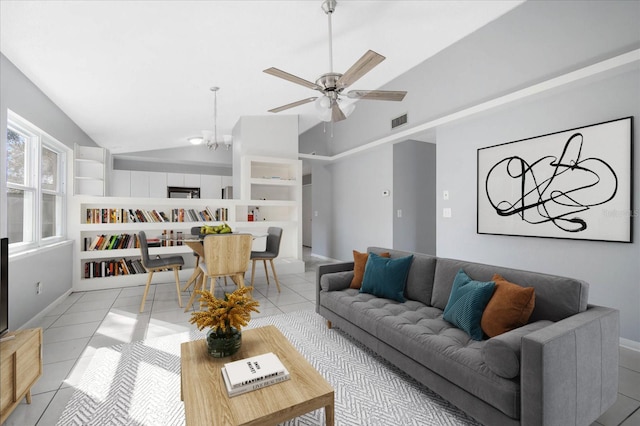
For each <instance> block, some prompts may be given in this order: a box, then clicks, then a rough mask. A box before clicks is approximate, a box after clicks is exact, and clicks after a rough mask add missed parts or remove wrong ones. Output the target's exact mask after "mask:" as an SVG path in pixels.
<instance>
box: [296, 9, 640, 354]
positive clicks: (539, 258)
mask: <svg viewBox="0 0 640 426" xmlns="http://www.w3.org/2000/svg"><path fill="white" fill-rule="evenodd" d="M638 22H640V2H638V1H578V0H576V1H553V2H551V1H528V2H525V3H523V4H522V5H520V6H518V7H517V8H515V9H513V10H512V11H510V12H508V13H506V14H505V15H503V16H502V17H500V18H498V19H496V20H495V21H493V22H491V23H489V24H488V25H486V26H485V27H483V28H480V29H479V30H478V31H476V32H474V33H473V34H471V35H469V36H468V37H466V38H464V39H462V40H460V41H459V42H458V43H456V44H454V45H452V46H450V47H449V48H447V49H445V50H443V51H441V52H439V53H438V54H437V55H435V56H433V57H432V58H430V59H428V60H427V61H425V62H423V63H422V64H420V65H418V66H417V67H415V68H414V69H412V70H410V71H408V72H406V73H405V74H403V75H402V76H400V77H398V78H397V79H395V80H393V81H391V82H389V83H388V84H387V85H385V86H384V87H382V89H388V90H407V91H408V95H407V97H406V98H405V100H404V101H403V102H400V103H395V102H365V101H360V102H358V105H357V108H356V110H355V111H354V113H353V114H352V115H351V116H350V117H349V118H348V119H347V120H344V121H342V122H340V123H336V125H335V126H334V128H333V137H332V138H331V139H330V140H329V141H328V139H327V137H326V136H325V133H324V131H323V127H322V124H321V125H318V126H316V127H314V128H312V129H310V130H308V131H307V132H305V133H303V134H302V135H301V137H300V152H303V153H308V152H312V151H316V152H317V153H318V154H319V155H320V154H323V153H327V154H330V155H335V154H337V153H343V152H346V151H348V150H349V149H353V148H355V147H359V146H362V145H365V144H367V143H369V142H372V141H376V140H379V139H381V138H384V137H387V136H389V135H393V134H394V131H393V130H391V129H390V125H389V122H390V120H391V118H393V117H396V116H398V115H400V114H402V113H405V112H407V113H408V116H409V123H408V124H407V126H403V128H402V129H406V128H408V127H409V128H410V127H411V126H415V125H417V124H421V123H425V122H428V121H430V120H434V119H436V118H438V117H443V116H447V115H448V114H453V113H455V112H457V111H460V110H462V109H464V108H469V107H471V106H474V105H477V104H480V103H482V102H485V101H488V100H491V99H494V98H497V97H499V96H503V95H505V94H509V93H512V92H514V91H517V90H520V89H524V88H527V87H530V86H532V85H534V84H537V83H540V82H543V81H545V80H547V79H550V78H553V77H557V76H561V75H564V74H566V73H568V72H571V71H574V70H578V69H580V68H583V67H586V66H588V65H591V64H595V63H598V62H600V61H602V60H605V59H608V58H612V57H615V56H617V55H620V54H622V53H625V52H630V51H632V50H634V49H638V48H640V27H639V26H638ZM380 53H382V54H385V55H386V56H387V61H391V60H393V52H380ZM380 66H384V63H383V64H381V65H380ZM372 72H375V70H374V71H372ZM639 99H640V76H639V71H638V63H637V62H636V63H634V64H633V65H631V66H627V67H623V68H620V69H617V70H615V71H613V72H608V73H606V74H601V75H597V76H595V77H592V78H589V79H585V80H580V81H578V82H575V83H572V84H570V85H566V86H564V87H561V88H559V89H555V90H554V91H553V92H544V93H540V94H538V95H535V96H530V97H529V98H526V99H521V100H519V101H517V102H512V103H511V104H508V105H504V106H502V107H499V108H495V109H494V110H490V111H485V112H482V113H479V114H476V115H475V116H471V117H467V118H464V119H461V120H459V121H457V122H453V123H451V124H449V125H447V126H441V127H439V128H437V129H436V139H435V143H436V145H437V155H436V159H437V166H436V179H437V185H436V189H437V191H436V193H437V194H438V195H439V196H437V197H436V199H437V203H436V207H437V210H436V211H437V217H438V219H437V236H436V244H437V245H436V253H437V255H438V256H445V257H453V258H462V259H468V260H477V261H481V262H486V263H490V264H497V265H503V266H511V267H520V268H525V269H530V270H534V271H542V272H549V273H555V274H560V275H568V276H572V277H577V278H582V279H585V280H586V281H588V282H589V283H591V289H590V297H589V301H590V302H591V303H594V304H601V305H606V306H611V307H614V308H617V309H620V311H621V337H623V338H625V339H629V340H633V341H635V342H640V328H639V327H638V324H640V307H639V306H640V279H638V277H639V276H640V266H639V265H640V262H639V259H640V240H639V237H640V236H639V235H638V227H639V226H640V225H639V224H638V219H637V217H638V213H637V205H638V201H637V198H638V197H637V193H638V191H637V188H640V182H639V181H638V173H637V171H636V172H635V176H634V182H633V183H634V188H635V191H636V196H635V198H636V201H635V206H636V207H635V210H634V211H633V214H634V217H633V226H634V242H633V243H630V244H629V243H628V244H623V243H604V242H587V241H575V240H552V239H541V238H523V237H506V236H492V235H478V234H476V186H475V185H476V175H475V173H476V150H477V148H478V147H481V146H490V145H494V144H497V143H501V142H508V141H512V140H516V139H522V138H527V137H533V136H536V135H540V134H545V133H549V132H553V131H561V130H564V129H569V128H572V127H578V126H583V125H588V124H593V123H598V122H602V121H606V120H610V119H615V118H621V117H626V116H634V120H635V123H634V132H635V134H634V139H635V141H636V142H637V141H638V140H640V139H639V138H638V134H637V133H638V131H637V128H638V125H639V124H638V120H640V109H639V108H638V102H639ZM327 141H328V142H327ZM379 149H381V148H375V149H374V150H372V151H371V152H374V151H375V152H377V151H378V150H379ZM638 151H639V150H638V149H635V150H634V152H635V154H634V156H635V158H634V162H635V165H636V166H635V168H636V170H637V169H638V164H639V163H638V160H639V158H638ZM371 152H369V151H364V152H360V153H357V154H354V155H351V156H348V157H343V158H342V159H341V160H340V164H359V167H362V168H364V169H369V170H370V169H373V170H375V172H376V173H388V174H391V175H392V178H393V175H394V173H393V172H392V171H387V172H385V171H383V170H381V167H384V163H381V162H379V161H375V160H374V159H373V158H372V157H369V155H370V154H371ZM365 163H366V165H364V164H365ZM335 167H336V166H333V165H325V166H314V169H313V173H314V176H313V179H314V200H313V202H314V210H315V209H316V208H317V204H316V203H324V202H326V200H328V199H329V198H331V197H333V198H334V207H333V208H334V210H335V211H336V212H338V213H337V214H336V215H339V216H340V217H344V216H345V215H349V214H351V213H350V212H345V210H344V209H343V208H342V207H341V206H340V205H339V203H340V202H342V200H343V199H344V197H345V196H347V195H349V194H353V193H354V192H355V191H356V188H358V187H362V185H363V183H362V182H361V181H359V180H355V179H353V177H352V176H347V175H346V174H345V173H344V172H343V173H335V171H334V170H333V168H335ZM388 167H392V168H395V169H397V168H398V167H403V166H402V165H399V164H397V163H395V164H394V165H388ZM319 168H322V170H323V173H322V174H319V175H320V176H321V177H322V179H321V180H320V181H319V180H318V179H317V177H318V176H317V175H316V171H317V170H318V169H319ZM340 168H341V170H342V169H343V166H341V167H340ZM417 179H418V178H417V177H416V180H417ZM323 185H326V187H323ZM393 186H394V187H395V182H394V183H393ZM318 188H323V189H321V190H319V189H318ZM443 190H448V191H449V193H450V199H449V200H448V201H447V202H445V201H443V200H442V199H441V194H442V191H443ZM322 191H324V193H321V192H322ZM395 194H397V191H396V190H394V194H392V195H395ZM335 200H340V202H337V201H335ZM445 207H448V208H451V209H452V217H451V218H449V219H445V218H443V217H442V209H443V208H445ZM393 208H394V207H393V206H392V207H391V210H392V211H391V212H388V215H389V216H388V217H387V218H385V219H384V220H383V222H385V221H386V222H390V221H392V217H393ZM321 224H322V225H321ZM350 226H352V222H351V221H347V222H343V221H340V222H337V223H331V222H320V221H314V229H313V238H314V241H313V247H314V248H313V251H314V252H316V251H317V252H318V253H319V254H322V255H325V256H328V257H338V258H341V259H350V258H351V257H350V255H349V256H347V253H349V250H350V249H351V248H355V247H353V246H354V242H356V241H358V242H359V241H362V240H364V239H374V240H377V241H378V244H377V245H382V246H385V245H387V246H388V245H389V244H393V243H394V242H395V235H386V234H385V235H381V234H378V229H379V227H378V226H375V225H371V226H364V225H363V224H362V223H359V224H358V227H359V232H360V235H359V236H358V237H359V238H358V239H356V240H354V241H349V240H344V239H340V240H337V239H336V237H337V236H339V235H341V234H342V233H343V231H344V230H345V228H348V227H350ZM345 232H347V233H350V232H351V231H345ZM378 237H379V238H378ZM317 238H325V239H332V241H331V243H330V244H327V245H316V239H317ZM385 239H386V240H387V242H385ZM320 250H326V252H323V251H320Z"/></svg>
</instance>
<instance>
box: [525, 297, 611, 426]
mask: <svg viewBox="0 0 640 426" xmlns="http://www.w3.org/2000/svg"><path fill="white" fill-rule="evenodd" d="M619 340H620V312H619V311H617V310H615V309H611V308H606V307H602V306H594V305H590V306H588V307H587V310H586V311H584V312H581V313H579V314H576V315H573V316H571V317H568V318H565V319H563V320H561V321H558V322H556V323H554V324H552V325H550V326H548V327H545V328H543V329H541V330H538V331H535V332H533V333H530V334H528V335H526V336H524V337H523V338H522V353H521V365H522V370H521V375H520V383H521V409H522V412H521V423H522V425H523V426H531V425H583V424H585V425H588V424H591V423H593V422H594V421H595V420H596V419H597V418H598V417H600V415H601V414H602V413H604V412H605V411H606V410H607V409H608V408H609V407H610V406H611V405H613V403H614V402H615V400H616V398H617V394H618V347H619V344H620V342H619Z"/></svg>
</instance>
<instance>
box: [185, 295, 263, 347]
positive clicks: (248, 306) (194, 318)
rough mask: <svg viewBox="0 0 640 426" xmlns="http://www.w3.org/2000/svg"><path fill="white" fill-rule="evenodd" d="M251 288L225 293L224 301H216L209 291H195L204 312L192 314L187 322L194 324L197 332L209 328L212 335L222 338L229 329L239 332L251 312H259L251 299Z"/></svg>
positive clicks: (229, 331)
mask: <svg viewBox="0 0 640 426" xmlns="http://www.w3.org/2000/svg"><path fill="white" fill-rule="evenodd" d="M251 290H253V287H240V288H238V289H237V290H235V291H234V292H233V293H225V295H224V299H218V298H217V297H215V296H214V295H213V294H212V293H211V292H210V291H207V290H197V291H196V293H198V294H200V307H201V308H202V307H203V306H206V310H203V311H198V312H193V313H192V314H191V319H190V320H189V322H190V323H191V324H196V326H197V327H198V330H202V329H204V328H206V327H210V328H211V329H212V330H213V332H214V333H216V334H217V335H219V336H224V335H227V334H229V333H231V329H232V328H235V329H237V330H240V329H241V328H242V327H244V326H246V325H247V324H248V323H249V320H250V319H251V312H260V311H259V310H258V309H257V307H258V306H260V303H259V302H257V301H256V300H254V299H253V298H252V297H251Z"/></svg>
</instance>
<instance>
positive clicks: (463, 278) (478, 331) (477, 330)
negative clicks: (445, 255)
mask: <svg viewBox="0 0 640 426" xmlns="http://www.w3.org/2000/svg"><path fill="white" fill-rule="evenodd" d="M495 285H496V284H495V283H494V282H493V281H487V282H481V281H475V280H473V279H472V278H471V277H469V276H468V275H467V274H466V273H465V272H464V271H463V270H462V269H460V270H459V271H458V273H457V274H456V277H455V279H454V281H453V288H452V289H451V295H450V296H449V302H447V306H445V308H444V314H443V318H444V319H445V320H447V321H449V322H450V323H451V324H453V325H455V326H456V327H458V328H459V329H461V330H464V331H465V332H466V333H467V334H468V335H469V336H471V338H472V339H473V340H482V337H483V333H482V328H481V327H480V320H481V318H482V313H483V312H484V308H485V306H487V303H488V302H489V299H490V298H491V295H493V290H494V288H495Z"/></svg>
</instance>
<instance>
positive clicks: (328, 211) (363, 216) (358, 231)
mask: <svg viewBox="0 0 640 426" xmlns="http://www.w3.org/2000/svg"><path fill="white" fill-rule="evenodd" d="M312 173H313V210H314V211H318V216H317V217H316V216H314V217H313V228H312V229H313V231H312V234H313V245H312V252H313V253H316V254H320V255H322V256H327V257H331V258H334V259H340V260H353V253H352V250H358V251H361V252H362V251H365V250H366V249H367V247H369V246H374V245H381V246H382V247H391V246H392V245H393V220H392V216H391V213H392V211H393V197H392V196H389V197H384V196H382V191H383V190H385V189H387V190H390V189H391V188H392V185H393V149H392V146H390V145H389V146H384V147H381V148H378V149H374V150H371V151H367V152H365V153H363V154H361V155H358V156H354V157H349V158H348V159H345V160H343V161H338V162H335V163H332V164H330V165H327V166H322V165H314V166H313V172H312Z"/></svg>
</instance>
